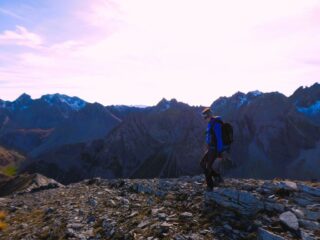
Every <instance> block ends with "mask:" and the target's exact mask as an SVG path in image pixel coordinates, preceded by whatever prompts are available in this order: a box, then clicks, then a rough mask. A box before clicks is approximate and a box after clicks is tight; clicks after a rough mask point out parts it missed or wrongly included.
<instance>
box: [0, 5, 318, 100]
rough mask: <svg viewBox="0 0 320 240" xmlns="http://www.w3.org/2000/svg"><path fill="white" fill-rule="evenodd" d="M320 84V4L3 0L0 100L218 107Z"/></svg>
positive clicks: (0, 16) (0, 39)
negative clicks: (223, 101) (239, 97)
mask: <svg viewBox="0 0 320 240" xmlns="http://www.w3.org/2000/svg"><path fill="white" fill-rule="evenodd" d="M319 78H320V1H314V0H260V1H257V0H241V1H239V0H234V1H230V0H223V1H221V0H0V98H1V99H4V100H13V99H15V98H17V97H18V96H19V95H20V94H21V93H23V92H26V93H28V94H30V95H31V96H32V97H33V98H38V97H40V96H41V95H43V94H47V93H57V92H58V93H64V94H67V95H70V96H79V97H81V98H83V99H84V100H87V101H89V102H95V101H97V102H100V103H102V104H105V105H109V104H127V105H134V104H144V105H153V104H156V103H157V102H158V101H160V100H161V98H163V97H165V98H168V99H170V98H176V99H178V100H179V101H183V102H186V103H189V104H191V105H200V104H201V105H210V104H211V103H212V102H213V101H214V100H215V99H216V98H218V97H219V96H230V95H232V94H233V93H235V92H237V91H243V92H248V91H252V90H261V91H263V92H270V91H279V92H282V93H284V94H286V95H290V94H292V93H293V91H294V90H295V89H296V88H298V87H299V86H310V85H312V84H313V83H314V82H319Z"/></svg>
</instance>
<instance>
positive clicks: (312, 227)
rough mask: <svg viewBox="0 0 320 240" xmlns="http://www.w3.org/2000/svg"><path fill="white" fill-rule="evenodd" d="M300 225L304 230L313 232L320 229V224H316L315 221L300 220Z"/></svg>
mask: <svg viewBox="0 0 320 240" xmlns="http://www.w3.org/2000/svg"><path fill="white" fill-rule="evenodd" d="M299 224H300V225H301V226H302V227H303V228H306V229H310V230H313V231H315V230H319V229H320V224H319V223H318V222H314V221H309V220H304V219H300V220H299Z"/></svg>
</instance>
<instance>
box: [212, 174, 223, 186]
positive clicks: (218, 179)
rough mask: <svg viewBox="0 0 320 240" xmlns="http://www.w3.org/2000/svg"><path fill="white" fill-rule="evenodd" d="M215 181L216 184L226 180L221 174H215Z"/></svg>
mask: <svg viewBox="0 0 320 240" xmlns="http://www.w3.org/2000/svg"><path fill="white" fill-rule="evenodd" d="M214 182H215V183H216V184H220V183H224V180H223V178H222V177H221V175H218V176H215V177H214Z"/></svg>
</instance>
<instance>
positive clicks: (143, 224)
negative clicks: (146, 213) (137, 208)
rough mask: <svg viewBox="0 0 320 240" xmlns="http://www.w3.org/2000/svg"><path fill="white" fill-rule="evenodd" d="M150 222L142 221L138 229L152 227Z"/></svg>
mask: <svg viewBox="0 0 320 240" xmlns="http://www.w3.org/2000/svg"><path fill="white" fill-rule="evenodd" d="M150 223H151V222H150V221H148V220H147V221H142V222H141V223H140V224H139V225H138V226H137V227H138V228H144V227H146V226H148V225H150Z"/></svg>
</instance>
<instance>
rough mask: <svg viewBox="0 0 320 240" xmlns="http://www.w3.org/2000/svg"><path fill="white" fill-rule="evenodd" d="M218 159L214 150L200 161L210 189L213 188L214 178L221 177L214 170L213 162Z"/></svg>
mask: <svg viewBox="0 0 320 240" xmlns="http://www.w3.org/2000/svg"><path fill="white" fill-rule="evenodd" d="M216 158H217V153H216V151H214V150H208V151H207V152H206V153H205V155H204V156H203V158H202V159H201V161H200V166H201V167H202V169H203V171H204V175H205V176H206V182H207V186H208V187H209V188H213V185H214V184H213V177H218V176H220V174H219V173H217V172H215V171H214V170H213V168H212V164H213V162H214V161H215V160H216Z"/></svg>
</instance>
